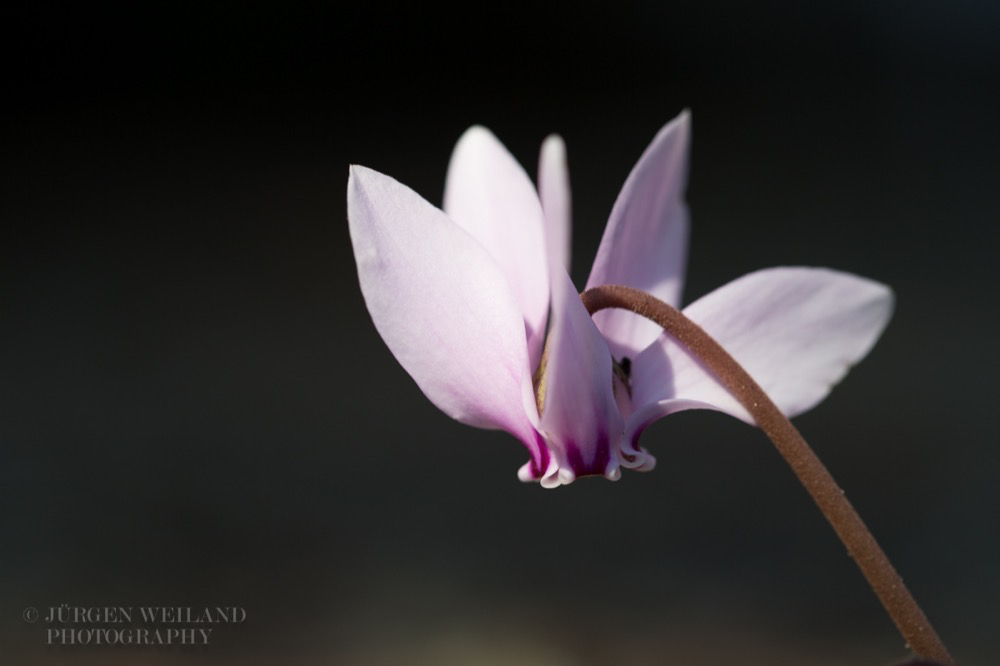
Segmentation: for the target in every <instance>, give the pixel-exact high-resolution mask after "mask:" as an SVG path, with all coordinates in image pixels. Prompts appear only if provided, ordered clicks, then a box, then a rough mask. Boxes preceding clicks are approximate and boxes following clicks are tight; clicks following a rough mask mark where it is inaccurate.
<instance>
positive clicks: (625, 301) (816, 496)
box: [580, 285, 955, 666]
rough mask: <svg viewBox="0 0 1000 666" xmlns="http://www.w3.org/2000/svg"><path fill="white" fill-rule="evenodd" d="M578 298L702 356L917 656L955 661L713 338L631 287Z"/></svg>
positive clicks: (856, 522) (821, 473) (797, 438)
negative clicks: (643, 321) (629, 315)
mask: <svg viewBox="0 0 1000 666" xmlns="http://www.w3.org/2000/svg"><path fill="white" fill-rule="evenodd" d="M580 298H581V299H582V300H583V304H584V306H585V307H586V308H587V310H588V311H589V312H590V313H591V314H593V313H595V312H597V311H598V310H604V309H606V308H622V309H625V310H630V311H632V312H635V313H636V314H639V315H641V316H643V317H646V318H647V319H650V320H652V321H654V322H656V323H657V324H659V325H660V326H662V327H663V329H664V330H665V331H666V332H667V333H669V334H670V335H671V336H673V337H674V339H676V340H677V341H678V342H679V343H681V344H682V345H683V346H684V347H686V348H687V349H688V350H689V351H690V352H691V353H692V354H694V356H695V357H697V358H698V359H699V360H701V362H702V363H704V364H705V366H706V367H707V368H708V369H709V370H710V371H711V372H712V373H713V374H714V375H715V376H716V377H717V378H718V379H719V381H721V382H722V384H723V385H724V386H725V387H726V388H727V389H728V390H729V392H730V393H732V394H733V396H734V397H735V398H736V399H737V400H738V401H739V402H740V404H741V405H743V406H744V407H745V408H746V409H747V411H749V412H750V414H751V415H752V416H753V418H754V420H755V421H756V422H757V424H758V425H759V426H760V428H761V430H763V431H764V432H765V433H766V434H767V436H768V437H769V438H770V439H771V441H772V442H774V445H775V446H776V447H777V449H778V452H779V453H780V454H781V455H782V457H784V459H785V460H786V461H787V462H788V464H789V465H791V467H792V471H794V472H795V475H796V476H798V477H799V481H801V482H802V485H804V486H805V487H806V490H807V491H808V492H809V494H810V495H811V496H812V498H813V500H814V501H815V502H816V504H817V505H819V509H820V511H822V512H823V515H824V516H826V519H827V520H828V521H829V522H830V525H832V526H833V529H834V531H835V532H836V533H837V536H839V537H840V540H841V541H843V542H844V545H845V546H847V552H848V553H850V555H851V557H852V558H854V561H855V562H857V564H858V567H860V568H861V573H863V574H864V576H865V578H867V579H868V584H869V585H871V587H872V589H873V590H874V591H875V594H876V595H877V596H878V598H879V601H881V602H882V605H883V606H884V607H885V610H886V611H887V612H888V613H889V616H890V617H891V618H892V620H893V622H895V623H896V627H898V628H899V632H900V633H901V634H902V635H903V638H904V639H905V640H906V642H907V644H908V645H909V647H910V649H912V650H913V651H914V652H916V653H917V654H918V655H920V656H922V657H929V658H931V659H935V660H938V661H940V662H942V663H943V664H946V665H948V666H953V665H954V663H955V662H954V660H953V659H952V658H951V655H949V654H948V650H947V649H946V648H945V646H944V643H942V642H941V639H940V638H938V635H937V632H935V631H934V628H933V627H932V626H931V624H930V622H928V620H927V617H926V616H925V615H924V613H923V611H922V610H920V607H919V606H918V605H917V602H916V601H915V600H914V599H913V596H912V595H911V594H910V592H909V590H907V589H906V586H905V585H904V584H903V579H902V578H900V577H899V574H897V573H896V570H895V569H894V568H893V567H892V564H890V563H889V559H888V558H887V557H886V556H885V553H884V552H882V549H881V548H880V547H879V545H878V543H877V542H876V541H875V537H873V536H872V534H871V532H869V531H868V528H867V527H865V524H864V522H863V521H862V520H861V517H860V516H859V515H858V514H857V512H856V511H855V510H854V507H852V506H851V503H850V502H849V501H848V500H847V498H846V497H845V496H844V491H843V490H841V489H840V487H839V486H838V485H837V483H836V482H835V481H834V480H833V477H831V476H830V473H829V472H828V471H827V470H826V467H824V466H823V463H822V462H820V460H819V458H817V457H816V454H815V453H813V450H812V449H811V448H810V447H809V444H807V443H806V441H805V440H804V439H803V438H802V435H801V434H799V431H798V430H797V429H796V428H795V426H794V425H792V422H791V421H789V420H788V418H787V417H786V416H785V415H784V414H782V413H781V410H780V409H778V407H777V406H776V405H775V404H774V402H773V401H772V400H771V399H770V398H769V397H768V396H767V394H766V393H764V391H763V389H761V388H760V386H759V385H758V384H757V382H755V381H754V380H753V378H751V377H750V375H749V374H747V372H746V370H744V369H743V367H742V366H741V365H740V364H739V363H737V362H736V361H735V360H734V359H733V357H732V356H730V355H729V353H728V352H727V351H726V350H725V349H723V348H722V346H721V345H719V343H718V342H716V341H715V340H714V339H713V338H712V337H711V336H709V335H708V333H706V332H705V331H704V330H702V328H701V327H700V326H698V325H697V324H695V323H694V322H693V321H691V320H690V319H688V318H687V317H685V316H684V315H683V314H682V313H681V312H680V311H678V310H677V309H675V308H673V307H671V306H669V305H667V304H666V303H664V302H662V301H660V300H657V299H656V298H653V297H652V296H650V295H649V294H647V293H645V292H642V291H639V290H637V289H632V288H631V287H623V286H619V285H608V286H603V287H595V288H593V289H588V290H587V291H585V292H583V293H582V294H580Z"/></svg>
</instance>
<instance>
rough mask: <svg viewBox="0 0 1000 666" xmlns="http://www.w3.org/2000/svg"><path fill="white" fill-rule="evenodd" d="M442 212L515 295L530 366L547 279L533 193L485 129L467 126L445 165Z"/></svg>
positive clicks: (537, 350)
mask: <svg viewBox="0 0 1000 666" xmlns="http://www.w3.org/2000/svg"><path fill="white" fill-rule="evenodd" d="M444 211H445V213H447V214H448V216H449V217H450V218H451V219H453V220H455V222H457V223H458V224H459V225H460V226H461V227H462V228H463V229H465V230H466V231H468V232H469V233H470V234H471V235H472V236H473V238H475V239H476V240H477V241H479V242H480V243H481V244H482V245H483V247H485V248H486V251H487V252H489V254H490V255H491V256H492V257H493V260H494V261H495V262H496V264H497V265H498V266H499V267H500V270H501V271H502V272H503V274H504V276H506V278H507V281H508V282H509V283H510V286H511V289H512V290H513V294H514V296H515V298H516V299H517V303H518V305H519V308H520V311H521V314H522V315H523V317H524V327H525V330H526V334H527V339H528V350H529V356H530V361H531V367H532V368H534V367H536V364H537V363H538V359H539V357H540V356H541V351H542V344H543V342H544V340H545V322H546V319H547V317H548V309H549V278H548V268H547V265H546V264H547V260H546V253H545V232H544V221H543V214H542V207H541V204H540V202H539V200H538V193H537V192H536V191H535V186H534V185H533V184H532V182H531V179H530V178H529V177H528V174H526V173H525V171H524V169H522V168H521V165H520V164H518V163H517V160H515V159H514V157H513V156H512V155H511V154H510V153H509V152H508V151H507V149H506V148H504V146H503V144H501V143H500V142H499V141H498V140H497V138H496V137H495V136H493V134H492V133H490V131H489V130H487V129H486V128H484V127H478V126H477V127H472V128H470V129H468V130H467V131H466V132H465V134H463V135H462V138H461V139H459V141H458V144H457V145H456V146H455V151H454V152H453V153H452V156H451V162H450V163H449V165H448V177H447V180H446V183H445V191H444Z"/></svg>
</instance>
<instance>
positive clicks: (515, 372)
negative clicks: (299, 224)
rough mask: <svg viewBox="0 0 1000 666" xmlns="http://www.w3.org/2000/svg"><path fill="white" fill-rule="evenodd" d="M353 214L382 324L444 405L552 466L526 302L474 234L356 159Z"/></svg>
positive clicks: (357, 248) (354, 236)
mask: <svg viewBox="0 0 1000 666" xmlns="http://www.w3.org/2000/svg"><path fill="white" fill-rule="evenodd" d="M347 216H348V221H349V225H350V232H351V242H352V243H353V245H354V258H355V260H356V261H357V265H358V278H359V280H360V282H361V292H362V294H363V295H364V298H365V303H366V304H367V306H368V311H369V312H370V313H371V316H372V320H373V321H374V322H375V328H376V329H378V332H379V334H380V335H381V336H382V339H383V340H385V342H386V344H387V345H388V346H389V349H390V351H392V353H393V355H394V356H395V357H396V359H397V360H398V361H399V363H400V365H402V366H403V368H404V369H405V370H406V371H407V372H408V373H410V376H411V377H413V379H414V380H415V381H416V382H417V385H418V386H419V387H420V389H421V390H422V391H423V392H424V394H425V395H426V396H427V397H428V398H429V399H430V400H431V402H433V403H434V404H435V405H437V407H438V408H440V409H441V411H443V412H445V413H446V414H448V415H449V416H451V417H452V418H454V419H457V420H459V421H461V422H463V423H468V424H470V425H474V426H479V427H483V428H503V429H504V430H507V431H508V432H510V433H511V434H513V435H514V436H516V437H518V438H519V439H521V441H523V442H524V443H525V445H526V446H528V448H529V450H530V451H531V452H532V459H533V463H534V464H535V465H536V467H539V468H540V469H542V470H544V469H546V468H547V467H548V459H547V451H545V449H544V446H543V445H542V443H541V442H540V441H539V438H538V436H537V433H536V432H535V429H534V427H533V425H532V422H533V421H534V422H536V423H537V413H535V407H534V401H533V391H532V386H531V370H530V368H529V366H528V349H527V346H526V345H525V338H524V324H523V321H522V317H521V309H520V307H519V306H518V303H517V300H516V299H515V297H514V294H513V293H512V292H511V289H510V286H509V284H508V282H507V279H506V278H505V277H504V275H503V273H502V272H501V270H500V268H499V267H498V266H497V265H496V263H495V262H494V260H493V259H492V258H491V257H490V255H489V254H488V253H487V251H486V250H485V249H484V248H483V246H482V245H480V244H479V243H478V242H477V241H476V240H475V239H474V238H473V237H472V236H471V235H469V233H468V232H466V231H464V230H463V229H462V228H460V227H459V226H458V225H457V224H455V223H454V222H452V220H450V219H449V218H448V216H446V215H445V214H444V213H443V212H441V211H440V210H438V209H437V208H435V207H434V206H432V205H431V204H429V203H427V202H426V201H424V199H422V198H421V197H420V196H419V195H418V194H417V193H415V192H414V191H413V190H411V189H409V188H408V187H406V186H404V185H402V184H400V183H399V182H397V181H396V180H394V179H392V178H390V177H388V176H385V175H383V174H380V173H378V172H377V171H372V170H371V169H367V168H365V167H361V166H353V167H351V171H350V178H349V179H348V183H347Z"/></svg>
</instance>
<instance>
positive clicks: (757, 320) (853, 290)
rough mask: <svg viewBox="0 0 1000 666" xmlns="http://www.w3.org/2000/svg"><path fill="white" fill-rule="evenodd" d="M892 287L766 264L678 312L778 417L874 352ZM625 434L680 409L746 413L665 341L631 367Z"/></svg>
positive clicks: (819, 394)
mask: <svg viewBox="0 0 1000 666" xmlns="http://www.w3.org/2000/svg"><path fill="white" fill-rule="evenodd" d="M892 308H893V295H892V291H891V290H890V289H889V288H888V287H886V286H885V285H883V284H880V283H878V282H874V281H872V280H867V279H865V278H861V277H858V276H856V275H851V274H848V273H841V272H838V271H833V270H829V269H823V268H771V269H767V270H762V271H757V272H755V273H750V274H749V275H745V276H743V277H741V278H739V279H738V280H734V281H733V282H730V283H729V284H727V285H725V286H723V287H721V288H719V289H717V290H715V291H714V292H712V293H710V294H708V295H707V296H704V297H702V298H701V299H699V300H698V301H696V302H695V303H692V304H691V305H689V306H688V307H687V308H685V309H684V314H685V315H687V316H688V318H690V319H691V320H692V321H694V322H695V323H697V324H699V325H700V326H701V327H702V328H703V329H705V331H706V332H707V333H708V334H709V335H711V336H712V337H713V338H715V339H716V341H718V342H719V343H720V344H721V345H722V346H723V347H724V348H725V349H726V350H727V351H728V352H729V353H730V354H731V355H732V356H733V358H735V359H736V361H737V362H739V363H740V364H741V365H742V366H743V367H744V368H745V369H746V371H747V372H748V373H749V374H750V376H751V377H753V378H754V379H755V380H756V381H757V383H758V384H760V386H761V388H763V389H764V392H765V393H767V394H768V395H769V396H770V397H771V399H772V400H774V402H775V404H776V405H777V406H778V407H779V408H780V409H781V410H782V412H784V413H785V415H787V416H795V415H797V414H800V413H802V412H804V411H806V410H808V409H810V408H811V407H813V406H814V405H816V404H817V403H818V402H819V401H820V400H822V399H823V398H824V397H826V395H827V394H828V393H829V392H830V389H831V388H832V387H833V385H834V384H836V383H837V382H838V381H840V380H841V379H842V378H843V377H844V375H845V374H846V373H847V370H848V369H849V368H850V367H851V366H852V365H854V364H855V363H857V362H858V361H860V360H861V359H862V358H864V356H865V355H866V354H867V353H868V351H869V350H870V349H871V348H872V346H874V344H875V341H876V340H877V339H878V337H879V335H880V334H881V333H882V330H883V329H884V328H885V326H886V324H887V323H888V322H889V318H890V316H891V315H892ZM632 402H633V405H635V406H636V411H635V413H633V414H632V415H631V417H630V418H629V422H628V424H627V433H626V434H627V437H628V439H629V441H635V440H636V439H637V438H638V435H639V434H640V433H641V432H642V429H643V428H645V427H646V426H647V425H649V424H650V423H652V422H653V421H655V420H656V419H657V418H660V417H662V416H665V415H667V414H669V413H672V412H676V411H680V410H682V409H693V408H707V409H717V410H719V411H723V412H726V413H728V414H731V415H733V416H736V417H737V418H740V419H742V420H744V421H747V422H748V423H753V420H752V418H751V417H750V414H749V413H748V412H747V411H746V410H745V409H744V408H743V407H742V406H741V405H740V404H739V403H738V402H736V400H735V398H733V397H732V395H730V394H729V392H728V391H727V390H726V389H725V388H723V387H722V385H721V384H720V383H719V382H718V381H717V380H716V379H715V378H714V377H713V376H712V375H710V374H709V373H708V371H707V370H705V369H704V367H703V366H702V365H701V363H700V362H698V361H697V360H695V359H694V358H693V357H691V356H690V355H689V354H688V353H687V351H686V350H685V349H684V348H682V347H681V346H680V345H679V344H677V343H676V342H675V341H674V340H673V339H672V338H670V337H669V336H668V335H666V334H663V335H661V337H660V338H659V339H658V340H657V341H656V343H655V344H653V345H650V347H649V348H647V349H646V350H644V351H643V352H642V353H641V354H640V355H639V357H638V358H636V360H635V362H634V363H633V364H632Z"/></svg>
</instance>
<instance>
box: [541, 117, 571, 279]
mask: <svg viewBox="0 0 1000 666" xmlns="http://www.w3.org/2000/svg"><path fill="white" fill-rule="evenodd" d="M538 193H539V196H540V197H541V199H542V210H543V211H544V212H545V247H546V250H547V252H548V257H549V270H556V269H557V268H560V267H561V268H565V269H566V270H567V271H569V264H570V254H571V252H570V229H571V227H572V214H571V210H572V209H571V203H570V189H569V168H568V167H567V165H566V144H565V143H564V142H563V140H562V137H560V136H557V135H555V134H553V135H552V136H550V137H548V138H547V139H545V141H544V142H543V143H542V151H541V154H540V155H539V158H538Z"/></svg>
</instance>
